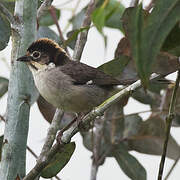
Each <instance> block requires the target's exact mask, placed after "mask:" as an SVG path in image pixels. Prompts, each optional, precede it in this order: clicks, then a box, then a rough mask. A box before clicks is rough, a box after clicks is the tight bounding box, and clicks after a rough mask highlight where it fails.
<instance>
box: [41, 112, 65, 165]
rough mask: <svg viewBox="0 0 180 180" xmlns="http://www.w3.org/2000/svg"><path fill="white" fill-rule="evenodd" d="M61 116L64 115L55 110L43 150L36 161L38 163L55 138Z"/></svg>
mask: <svg viewBox="0 0 180 180" xmlns="http://www.w3.org/2000/svg"><path fill="white" fill-rule="evenodd" d="M63 115H64V112H63V111H61V110H60V109H56V112H55V115H54V117H53V120H52V122H51V125H50V127H49V130H48V133H47V137H46V140H45V143H44V145H43V148H42V150H41V154H40V156H39V158H38V161H40V162H41V161H43V158H44V156H45V154H46V153H47V152H48V151H49V150H50V149H51V147H52V144H53V142H54V140H55V138H56V133H57V131H58V130H59V127H60V121H61V119H62V117H63Z"/></svg>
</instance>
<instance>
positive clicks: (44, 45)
mask: <svg viewBox="0 0 180 180" xmlns="http://www.w3.org/2000/svg"><path fill="white" fill-rule="evenodd" d="M67 59H68V56H67V54H66V52H65V51H64V50H63V49H62V48H61V47H60V46H59V45H58V44H57V43H56V42H54V41H53V40H51V39H48V38H41V39H38V40H37V41H35V42H33V43H32V44H31V45H30V46H29V47H28V49H27V52H26V55H25V56H22V57H20V58H18V59H17V61H23V62H27V64H28V65H31V67H32V68H34V69H36V70H38V69H41V68H43V67H44V66H47V65H49V64H50V63H53V64H55V66H59V65H63V64H64V63H66V60H67Z"/></svg>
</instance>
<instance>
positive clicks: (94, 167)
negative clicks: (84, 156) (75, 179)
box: [90, 160, 99, 180]
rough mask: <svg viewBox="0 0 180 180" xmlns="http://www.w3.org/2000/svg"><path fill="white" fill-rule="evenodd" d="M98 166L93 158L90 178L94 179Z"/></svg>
mask: <svg viewBox="0 0 180 180" xmlns="http://www.w3.org/2000/svg"><path fill="white" fill-rule="evenodd" d="M98 168H99V165H98V164H96V162H95V160H93V161H92V165H91V178H90V180H96V177H97V171H98Z"/></svg>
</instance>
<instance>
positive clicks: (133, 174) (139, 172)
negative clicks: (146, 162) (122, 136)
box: [113, 144, 147, 180]
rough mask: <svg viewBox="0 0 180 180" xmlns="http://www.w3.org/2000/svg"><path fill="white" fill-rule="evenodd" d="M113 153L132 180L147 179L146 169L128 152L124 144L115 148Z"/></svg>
mask: <svg viewBox="0 0 180 180" xmlns="http://www.w3.org/2000/svg"><path fill="white" fill-rule="evenodd" d="M113 155H114V158H115V159H116V161H117V163H118V164H119V166H120V167H121V169H122V170H123V171H124V173H125V174H126V175H127V176H128V177H129V178H131V179H132V180H146V176H147V175H146V170H145V169H144V167H143V166H142V165H141V164H140V163H139V161H138V160H137V159H136V158H135V157H134V156H132V155H131V154H129V153H128V151H127V150H126V149H125V148H124V146H122V144H120V145H118V146H117V147H116V148H114V151H113Z"/></svg>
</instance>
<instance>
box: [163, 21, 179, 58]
mask: <svg viewBox="0 0 180 180" xmlns="http://www.w3.org/2000/svg"><path fill="white" fill-rule="evenodd" d="M179 46H180V27H179V22H178V23H176V25H175V26H174V28H173V29H172V30H171V32H170V33H169V34H168V36H167V37H166V40H165V42H164V43H163V46H162V49H161V50H162V51H167V52H169V51H170V52H171V50H173V49H175V48H176V47H179ZM173 54H174V55H177V56H179V55H180V54H179V53H175V52H174V53H173Z"/></svg>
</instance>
